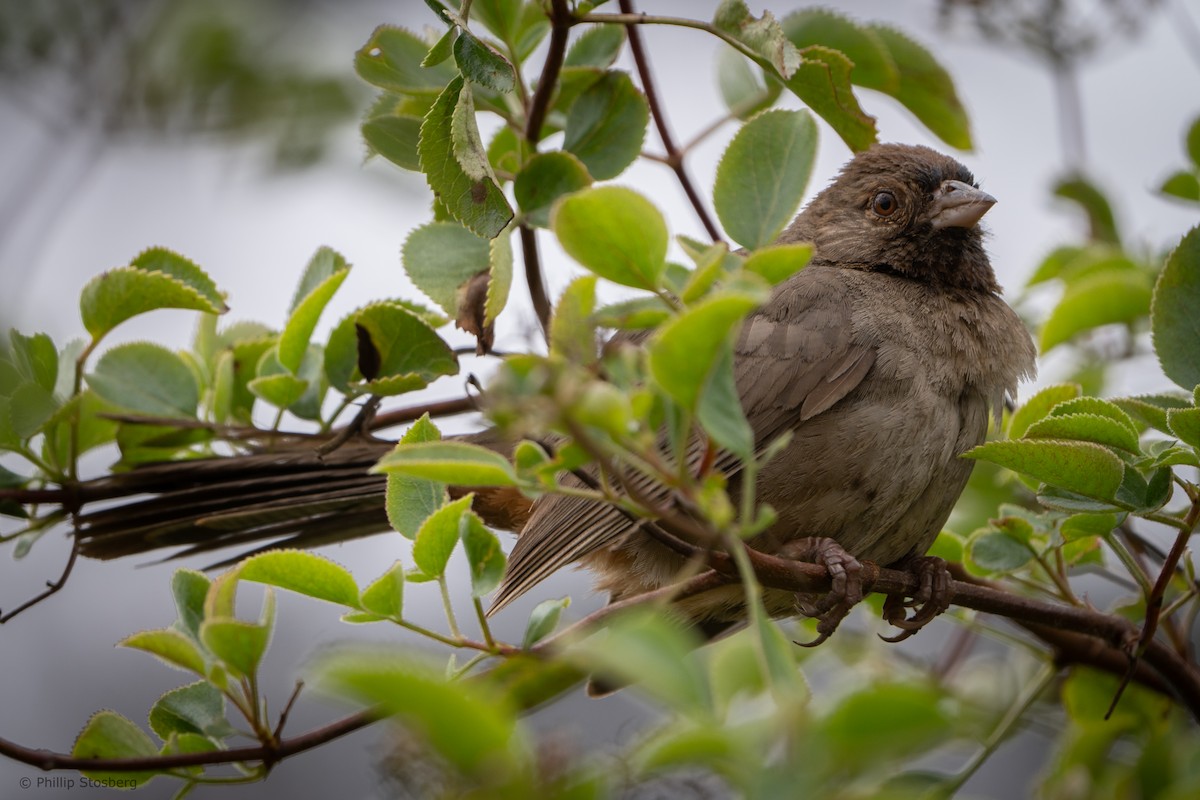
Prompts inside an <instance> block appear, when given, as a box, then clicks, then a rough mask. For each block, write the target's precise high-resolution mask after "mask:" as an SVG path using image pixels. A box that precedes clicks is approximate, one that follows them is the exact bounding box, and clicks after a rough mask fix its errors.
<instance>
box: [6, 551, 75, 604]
mask: <svg viewBox="0 0 1200 800" xmlns="http://www.w3.org/2000/svg"><path fill="white" fill-rule="evenodd" d="M78 558H79V537H78V536H75V537H72V539H71V555H69V556H67V563H66V566H64V567H63V571H62V574H61V575H59V576H58V580H56V581H46V589H45V591H43V592H41V593H40V594H38V595H36V596H34V597H31V598H29V599H28V600H26V601H25V602H24V603H22V604H21V605H19V606H17V607H16V608H14V609H13V610H12V611H10V612H8V613H7V614H0V625H3V624H4V623H6V622H8V621H9V620H10V619H12V618H13V617H15V616H16V615H17V614H20V613H21V612H22V611H25V610H27V609H30V608H33V607H34V606H36V605H37V604H38V603H40V602H42V601H43V600H45V599H46V598H47V597H50V596H51V595H53V594H56V593H57V592H58V591H59V590H61V589H62V588H63V587H64V586H66V585H67V578H69V577H71V570H73V569H75V561H76V560H77V559H78Z"/></svg>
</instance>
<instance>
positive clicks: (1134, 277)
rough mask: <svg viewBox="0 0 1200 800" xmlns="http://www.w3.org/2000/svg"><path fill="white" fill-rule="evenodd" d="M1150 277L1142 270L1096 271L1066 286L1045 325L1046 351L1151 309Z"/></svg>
mask: <svg viewBox="0 0 1200 800" xmlns="http://www.w3.org/2000/svg"><path fill="white" fill-rule="evenodd" d="M1150 298H1151V289H1150V282H1149V279H1148V278H1147V277H1146V276H1145V275H1144V274H1142V273H1140V272H1128V271H1124V270H1122V271H1112V272H1102V273H1096V274H1093V275H1090V276H1088V277H1087V278H1083V279H1081V280H1079V281H1076V282H1073V283H1071V284H1069V285H1068V286H1067V290H1066V292H1064V293H1063V297H1062V300H1060V301H1059V302H1058V305H1057V306H1055V307H1054V310H1053V311H1051V312H1050V316H1049V318H1048V319H1047V320H1046V322H1045V324H1044V325H1043V326H1042V332H1041V339H1040V342H1039V347H1040V349H1041V351H1042V352H1043V353H1045V352H1047V351H1048V350H1050V349H1051V348H1053V347H1055V346H1057V345H1060V344H1062V343H1063V342H1066V341H1069V340H1070V339H1072V338H1073V337H1075V336H1077V335H1078V334H1080V333H1082V332H1084V331H1088V330H1091V329H1093V328H1097V327H1099V326H1101V325H1109V324H1113V323H1132V322H1135V321H1136V320H1138V319H1141V318H1142V317H1144V316H1146V314H1147V313H1148V312H1149V311H1150Z"/></svg>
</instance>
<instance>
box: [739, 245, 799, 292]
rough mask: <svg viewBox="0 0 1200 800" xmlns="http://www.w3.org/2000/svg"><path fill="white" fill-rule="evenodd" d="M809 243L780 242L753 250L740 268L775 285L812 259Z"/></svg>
mask: <svg viewBox="0 0 1200 800" xmlns="http://www.w3.org/2000/svg"><path fill="white" fill-rule="evenodd" d="M812 255H813V248H812V245H811V244H780V245H774V246H772V247H764V248H763V249H761V250H755V251H754V252H753V253H751V254H750V256H749V257H748V258H747V259H746V261H745V263H744V264H743V265H742V268H743V269H745V270H746V271H747V272H752V273H754V274H755V275H759V276H761V277H763V278H764V279H766V281H767V283H769V284H771V285H772V286H776V285H778V284H780V283H783V282H784V281H786V280H787V279H788V278H790V277H792V276H793V275H795V274H796V273H797V272H799V271H800V270H802V269H804V267H805V265H807V264H808V262H809V261H810V260H811V259H812Z"/></svg>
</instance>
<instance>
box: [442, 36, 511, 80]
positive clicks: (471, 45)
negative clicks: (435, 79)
mask: <svg viewBox="0 0 1200 800" xmlns="http://www.w3.org/2000/svg"><path fill="white" fill-rule="evenodd" d="M454 61H455V63H457V64H458V68H459V70H460V71H461V72H462V74H463V76H464V77H466V79H467V80H469V81H471V82H472V83H477V84H479V85H480V86H486V87H487V88H488V89H492V90H493V91H497V92H500V93H501V94H507V93H508V92H511V91H512V90H513V87H514V86H515V85H516V72H515V71H514V70H513V66H512V64H510V63H508V59H506V58H505V57H504V56H502V55H500V53H498V52H497V51H496V50H494V49H493V48H492V47H491V46H489V45H488V44H487V43H485V42H482V41H480V40H479V39H478V38H476V36H475V34H473V33H471V32H470V31H469V30H466V29H465V28H462V29H460V30H459V32H458V38H457V39H455V41H454Z"/></svg>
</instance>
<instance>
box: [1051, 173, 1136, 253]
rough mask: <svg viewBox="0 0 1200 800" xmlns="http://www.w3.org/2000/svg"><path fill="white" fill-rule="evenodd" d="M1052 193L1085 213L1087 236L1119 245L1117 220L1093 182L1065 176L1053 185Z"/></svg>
mask: <svg viewBox="0 0 1200 800" xmlns="http://www.w3.org/2000/svg"><path fill="white" fill-rule="evenodd" d="M1054 194H1056V195H1057V196H1059V197H1061V198H1063V199H1065V200H1070V201H1072V202H1074V203H1076V204H1077V205H1078V206H1079V207H1080V208H1081V209H1083V212H1084V213H1085V214H1087V218H1088V226H1089V233H1088V236H1089V238H1091V239H1092V241H1096V242H1105V243H1107V244H1114V245H1119V244H1120V243H1121V237H1120V235H1119V234H1118V232H1117V220H1116V217H1115V216H1114V215H1113V212H1112V206H1110V205H1109V204H1108V198H1106V197H1105V196H1104V194H1103V193H1102V192H1101V191H1100V190H1099V189H1098V188H1096V186H1095V184H1093V183H1091V182H1090V181H1088V180H1086V179H1085V178H1082V177H1078V176H1076V177H1072V178H1065V179H1063V180H1061V181H1059V182H1058V184H1057V185H1056V186H1055V187H1054Z"/></svg>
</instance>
